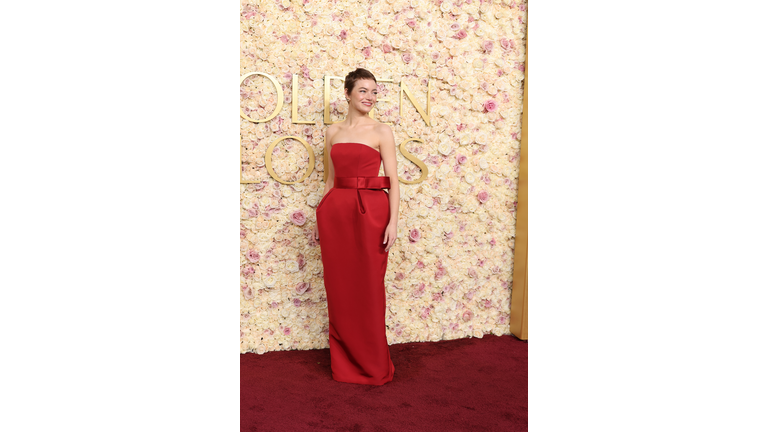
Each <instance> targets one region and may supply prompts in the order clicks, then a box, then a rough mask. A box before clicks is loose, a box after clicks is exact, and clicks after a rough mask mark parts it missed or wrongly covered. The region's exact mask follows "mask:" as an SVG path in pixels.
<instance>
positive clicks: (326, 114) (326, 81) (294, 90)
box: [240, 72, 432, 184]
mask: <svg viewBox="0 0 768 432" xmlns="http://www.w3.org/2000/svg"><path fill="white" fill-rule="evenodd" d="M254 75H261V76H263V77H265V78H267V79H269V80H270V81H271V82H272V84H273V85H274V86H275V90H276V91H277V99H276V101H277V106H276V107H275V110H274V111H273V112H272V114H270V116H269V117H267V118H265V119H263V120H254V119H252V118H250V117H248V116H247V115H245V113H244V112H243V110H242V108H241V109H240V117H242V118H243V119H245V120H248V121H251V122H253V123H265V122H268V121H270V120H272V119H273V118H275V117H276V116H277V114H278V113H279V112H280V110H282V109H283V101H284V96H283V88H282V87H281V86H280V83H278V82H277V78H275V77H273V76H272V75H269V74H266V73H263V72H250V73H247V74H245V75H243V76H242V77H240V85H243V82H245V80H246V79H247V78H248V77H250V76H254ZM332 79H337V80H342V81H343V80H344V78H342V77H337V76H331V75H325V76H324V77H323V103H324V109H323V123H324V124H327V125H328V124H333V123H339V122H340V121H343V120H339V121H336V122H334V121H332V120H331V80H332ZM378 81H379V82H380V83H394V82H393V80H392V79H391V78H388V79H386V78H385V79H379V80H378ZM430 84H431V80H430V79H428V80H427V108H426V110H425V109H424V108H422V106H421V105H419V103H418V102H417V101H416V97H415V96H414V95H413V93H412V92H411V90H410V89H409V88H408V87H407V86H406V85H405V83H403V82H402V81H400V116H402V115H403V94H405V96H406V97H407V98H408V99H409V100H410V101H411V103H412V104H413V106H414V107H415V108H416V111H418V113H419V115H421V118H422V119H423V120H424V122H425V123H426V124H427V126H430V127H431V126H432V123H431V122H430V100H429V99H430V97H431V91H430V90H431V88H430V87H431V86H430ZM379 101H380V102H389V101H390V100H389V99H379ZM298 105H299V79H298V75H296V74H293V75H292V77H291V123H293V124H314V123H315V122H313V121H311V120H299V113H298ZM374 110H375V108H374V109H371V111H370V112H369V113H368V115H369V116H370V117H371V118H373V116H374ZM386 124H391V123H386ZM288 138H293V139H295V140H297V141H299V142H301V143H302V144H303V145H304V147H306V149H307V152H308V153H309V166H308V167H307V171H306V172H305V173H304V176H302V177H301V179H299V180H297V181H293V182H289V181H285V180H283V179H281V178H280V177H278V176H277V174H276V173H275V170H274V168H273V166H272V151H273V150H274V148H275V146H276V145H277V144H278V143H279V142H280V141H282V140H285V139H288ZM411 141H418V142H421V143H423V142H424V141H423V140H421V139H418V138H411V139H407V140H405V141H403V142H402V143H400V152H401V153H402V154H403V156H404V157H405V158H406V159H408V160H409V161H411V162H413V163H415V164H416V165H417V166H418V167H419V168H420V169H421V176H420V177H419V178H418V179H416V180H403V179H402V178H401V179H400V181H401V182H403V183H407V184H414V183H420V182H423V181H424V180H426V178H427V175H428V170H427V165H426V164H425V163H424V162H423V161H422V160H420V159H419V158H417V157H416V156H414V155H413V154H412V153H411V152H409V151H408V150H407V149H406V148H405V144H406V143H408V142H411ZM241 151H242V150H241ZM264 159H265V161H266V165H267V172H269V175H270V176H272V178H273V179H275V180H277V181H278V182H280V183H282V184H294V183H299V182H303V181H304V180H306V179H307V177H309V175H310V174H312V171H313V170H314V169H315V154H314V152H313V150H312V147H310V145H309V143H307V141H305V140H304V139H302V138H301V137H297V136H284V137H280V138H278V139H277V140H275V141H274V142H273V143H272V144H270V145H269V147H268V148H267V152H266V153H265V155H264ZM324 159H325V158H324ZM241 170H242V167H241ZM325 174H326V176H327V174H328V172H327V171H326V173H325ZM240 183H253V182H252V181H246V180H243V179H242V176H241V178H240Z"/></svg>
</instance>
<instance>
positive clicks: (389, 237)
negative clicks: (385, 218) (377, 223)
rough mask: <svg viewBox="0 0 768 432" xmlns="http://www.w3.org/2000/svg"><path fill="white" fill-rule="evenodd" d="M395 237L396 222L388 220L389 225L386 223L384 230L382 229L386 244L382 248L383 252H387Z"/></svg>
mask: <svg viewBox="0 0 768 432" xmlns="http://www.w3.org/2000/svg"><path fill="white" fill-rule="evenodd" d="M396 239H397V224H396V223H392V222H390V223H389V225H387V229H386V231H384V244H385V245H387V246H386V247H385V248H384V251H385V252H389V248H391V247H392V245H393V244H395V240H396Z"/></svg>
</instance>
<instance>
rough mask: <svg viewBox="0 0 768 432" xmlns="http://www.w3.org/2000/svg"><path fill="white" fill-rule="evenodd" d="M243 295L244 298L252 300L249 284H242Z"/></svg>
mask: <svg viewBox="0 0 768 432" xmlns="http://www.w3.org/2000/svg"><path fill="white" fill-rule="evenodd" d="M242 288H243V297H245V299H246V300H252V299H253V290H252V289H251V287H249V286H243V287H242Z"/></svg>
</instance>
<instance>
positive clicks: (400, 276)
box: [395, 272, 405, 281]
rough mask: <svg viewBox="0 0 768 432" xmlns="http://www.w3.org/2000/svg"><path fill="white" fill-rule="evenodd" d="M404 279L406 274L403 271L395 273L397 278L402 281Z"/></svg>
mask: <svg viewBox="0 0 768 432" xmlns="http://www.w3.org/2000/svg"><path fill="white" fill-rule="evenodd" d="M403 279H405V275H404V274H403V272H397V274H396V275H395V280H398V281H401V280H403Z"/></svg>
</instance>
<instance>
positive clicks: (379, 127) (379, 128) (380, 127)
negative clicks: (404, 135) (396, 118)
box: [373, 122, 392, 134]
mask: <svg viewBox="0 0 768 432" xmlns="http://www.w3.org/2000/svg"><path fill="white" fill-rule="evenodd" d="M376 123H377V124H375V125H374V126H373V127H374V130H375V131H376V133H377V134H391V133H392V128H391V127H390V126H389V125H388V124H386V123H379V122H376Z"/></svg>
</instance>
